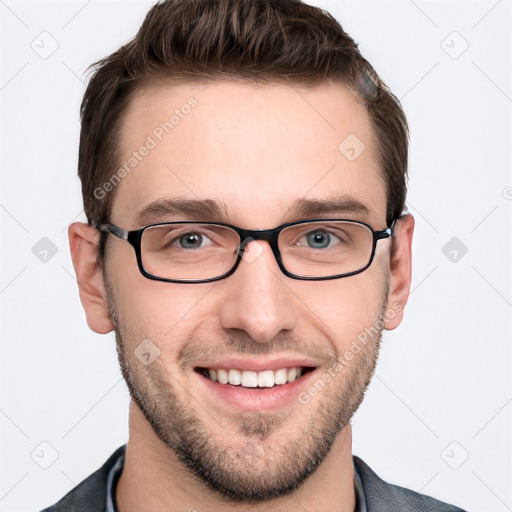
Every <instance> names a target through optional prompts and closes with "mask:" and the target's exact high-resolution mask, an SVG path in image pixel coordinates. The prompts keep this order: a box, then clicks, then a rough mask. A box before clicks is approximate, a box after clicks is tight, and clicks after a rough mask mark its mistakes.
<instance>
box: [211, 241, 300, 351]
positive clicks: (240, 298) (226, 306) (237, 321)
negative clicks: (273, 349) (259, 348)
mask: <svg viewBox="0 0 512 512" xmlns="http://www.w3.org/2000/svg"><path fill="white" fill-rule="evenodd" d="M286 281H291V278H289V277H286V276H285V275H284V274H283V273H282V272H281V270H280V268H279V266H278V264H277V261H276V259H275V257H274V254H273V252H272V249H271V247H270V245H269V244H268V242H265V241H260V240H258V241H256V240H253V241H251V242H249V243H248V244H247V245H246V248H245V251H244V256H243V258H242V260H241V261H240V264H239V266H238V268H237V269H236V271H235V272H234V274H232V275H231V276H229V277H228V278H226V279H225V280H224V284H225V286H226V290H225V301H224V303H223V306H222V310H221V323H222V327H224V328H225V329H241V330H243V331H245V332H246V333H247V334H248V335H249V336H250V337H251V339H252V340H254V341H255V342H257V343H269V342H271V341H272V340H273V339H274V338H275V337H276V336H277V335H278V334H279V333H280V332H281V331H285V330H290V331H291V330H293V329H294V328H295V326H296V325H297V322H298V318H299V311H298V309H297V307H296V306H294V305H295V304H296V303H297V297H295V295H294V293H293V292H292V290H291V289H290V288H289V285H288V283H286Z"/></svg>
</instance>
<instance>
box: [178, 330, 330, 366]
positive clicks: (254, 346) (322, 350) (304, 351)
mask: <svg viewBox="0 0 512 512" xmlns="http://www.w3.org/2000/svg"><path fill="white" fill-rule="evenodd" d="M272 354H275V355H282V354H286V355H287V356H289V355H292V356H293V355H296V356H298V357H310V358H312V359H314V360H315V361H318V362H319V364H326V365H328V364H329V363H331V364H334V363H336V361H337V355H336V352H335V350H334V348H333V347H332V346H331V345H328V344H325V345H324V346H319V345H318V344H317V343H316V342H313V341H312V340H310V341H308V340H307V339H306V338H304V337H301V338H299V337H298V336H297V335H292V334H291V333H280V334H279V335H278V336H276V337H275V338H274V339H273V340H272V341H271V342H268V343H258V342H255V341H253V340H252V338H251V337H250V336H249V335H248V334H246V333H243V332H240V333H239V334H237V335H232V334H229V335H225V336H223V337H222V338H221V339H219V340H215V341H214V340H212V339H211V338H210V339H208V340H204V339H191V340H189V343H187V345H186V346H184V347H183V348H182V349H181V350H180V352H179V353H178V356H177V362H178V366H179V367H180V369H181V370H182V371H185V370H186V369H188V368H190V366H194V362H195V361H199V360H202V359H211V358H217V357H236V356H260V355H265V356H268V355H272Z"/></svg>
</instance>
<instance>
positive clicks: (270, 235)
mask: <svg viewBox="0 0 512 512" xmlns="http://www.w3.org/2000/svg"><path fill="white" fill-rule="evenodd" d="M275 232H276V230H275V229H242V230H240V233H239V234H240V238H241V240H242V242H241V244H240V246H241V247H242V248H243V247H245V246H246V245H247V244H248V243H249V242H252V241H253V240H264V241H265V242H268V243H269V244H270V246H271V247H272V241H273V239H274V236H275Z"/></svg>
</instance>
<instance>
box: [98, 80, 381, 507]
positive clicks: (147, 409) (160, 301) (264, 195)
mask: <svg viewBox="0 0 512 512" xmlns="http://www.w3.org/2000/svg"><path fill="white" fill-rule="evenodd" d="M191 96H193V97H194V98H195V99H196V100H197V105H196V106H195V107H193V108H191V109H184V110H182V111H181V112H182V115H181V116H178V117H179V122H178V123H176V125H175V126H174V128H173V129H172V131H171V130H169V133H165V131H164V132H163V133H161V132H160V131H158V130H157V132H156V133H158V134H160V138H161V139H162V140H160V141H159V140H158V137H157V136H155V129H156V128H157V127H159V126H160V123H162V122H165V121H166V120H168V119H169V118H170V116H171V115H172V114H173V112H174V111H175V109H180V107H181V106H182V105H185V104H187V100H188V99H189V98H190V97H191ZM189 110H190V112H189V113H188V114H186V115H184V114H183V112H184V111H187V112H188V111H189ZM351 134H353V135H351ZM148 136H151V137H152V139H153V140H154V141H155V142H156V146H155V147H153V148H151V150H150V151H149V152H148V154H147V155H146V156H145V157H143V158H141V159H140V161H138V163H137V165H136V167H134V168H133V170H131V171H130V173H129V174H128V175H127V176H126V177H125V178H124V179H123V180H122V181H121V183H120V184H119V185H118V189H117V191H116V197H115V201H114V205H113V212H112V218H111V221H112V223H114V224H116V225H118V226H120V227H122V228H124V229H128V230H133V229H138V228H141V227H142V226H143V225H145V224H148V223H151V220H147V221H146V222H144V223H142V222H141V221H140V220H138V219H137V213H138V212H139V211H141V210H142V209H143V208H144V207H145V206H147V205H148V204H149V203H151V202H153V201H155V200H159V199H164V198H175V197H177V196H179V197H180V198H181V199H184V198H185V199H199V200H204V199H210V200H214V201H217V202H218V203H220V204H221V205H222V207H223V208H225V210H224V215H225V217H224V219H223V220H224V221H225V222H228V223H230V224H234V225H237V226H239V227H241V228H248V229H268V228H273V227H276V226H278V225H279V224H283V223H285V222H291V221H296V220H303V219H306V218H318V217H325V218H328V217H336V218H349V219H356V220H361V221H365V222H367V223H368V224H370V225H371V226H372V227H373V228H374V229H375V230H381V229H385V228H386V227H387V226H386V225H385V218H386V215H385V213H386V195H385V184H384V181H383V178H382V177H381V175H380V174H379V169H378V166H377V154H376V141H375V138H374V135H373V133H372V131H371V126H370V123H369V119H368V117H367V114H366V112H365V110H364V108H363V107H362V106H361V105H360V104H358V103H357V101H356V100H355V99H354V98H353V97H352V96H351V95H350V93H349V92H348V91H347V90H346V89H344V88H343V87H342V86H341V85H328V84H327V83H324V84H322V85H321V86H319V87H316V88H315V89H312V90H309V91H306V90H300V91H298V90H294V89H293V88H291V87H285V86H280V87H278V86H267V87H264V88H257V87H255V86H251V85H242V84H240V83H229V82H214V83H212V84H210V85H209V86H208V87H206V88H205V85H204V84H195V85H183V84H182V85H179V86H162V85H159V86H153V87H149V88H147V89H146V90H144V91H141V92H140V93H139V94H137V95H136V96H135V98H134V100H133V101H132V103H131V105H130V108H129V110H128V112H127V114H126V116H125V119H124V126H123V129H122V132H121V134H120V137H121V142H120V149H121V162H122V163H124V162H126V161H128V160H129V158H130V157H131V156H132V154H133V152H134V151H137V150H139V148H140V147H141V146H142V145H144V144H145V143H146V142H147V140H148V139H147V137H148ZM348 136H351V137H352V139H348V141H351V140H352V144H354V141H357V140H359V141H361V142H362V143H363V144H364V147H365V149H364V151H363V152H362V153H361V154H360V155H359V156H357V153H358V152H359V151H360V150H361V148H363V146H362V145H361V144H360V143H359V142H358V143H357V144H359V145H357V146H355V152H356V156H357V158H355V159H354V158H353V156H354V155H353V153H352V152H351V151H350V150H348V151H347V150H346V148H345V149H343V148H344V146H343V145H342V150H341V151H340V149H339V148H338V147H339V145H340V143H341V142H342V141H344V140H345V139H346V137H348ZM354 136H356V137H357V139H355V138H354ZM150 145H152V144H150ZM347 155H348V156H349V157H350V158H347ZM139 156H140V155H139ZM334 197H343V198H344V199H350V200H352V201H357V202H358V203H361V204H362V205H363V206H364V207H366V209H367V210H368V213H363V212H357V211H354V210H349V211H343V210H340V211H333V212H325V213H321V212H316V213H315V212H311V213H310V215H306V216H304V215H302V214H297V213H296V212H292V211H291V205H292V203H293V202H294V201H296V200H300V199H309V200H323V199H326V198H329V199H332V198H334ZM178 220H203V221H211V220H217V221H218V220H220V219H212V218H197V217H195V216H187V215H185V214H182V213H180V214H167V215H165V214H161V215H159V216H156V217H154V219H153V222H155V223H156V222H165V221H178ZM108 244H109V246H108V259H107V265H106V286H107V291H108V302H109V311H110V314H111V317H112V320H113V321H114V325H115V329H116V335H117V343H118V351H119V357H120V362H121V367H122V371H123V375H124V377H125V379H126V381H127V383H128V386H129V389H130V393H131V395H132V398H133V400H134V402H135V403H136V407H135V409H136V408H137V407H138V408H139V409H140V410H141V411H142V413H143V415H142V414H140V413H138V414H135V417H136V418H138V420H137V421H138V422H139V425H138V428H140V432H143V433H144V434H143V435H145V436H146V437H147V438H148V439H150V438H151V439H153V445H152V446H154V448H155V452H154V454H157V456H158V457H160V458H168V459H169V460H175V461H176V460H181V461H183V462H184V463H185V464H186V465H187V466H188V467H189V468H191V469H192V470H193V472H194V473H195V474H196V475H198V476H199V477H200V478H202V479H203V480H204V481H206V482H207V483H208V484H209V485H210V487H212V488H215V489H217V490H220V491H221V493H223V494H224V495H225V496H226V497H230V498H231V499H233V500H237V501H244V500H245V501H251V500H253V501H262V500H265V499H269V498H271V497H276V496H279V495H283V494H285V493H286V492H289V491H290V490H291V489H293V488H295V487H296V486H298V485H299V483H300V482H302V481H303V480H304V479H305V478H306V477H307V476H308V475H309V474H311V473H312V472H313V471H314V470H315V469H316V467H318V465H319V464H320V463H321V462H322V461H323V460H324V458H325V457H326V456H327V454H328V452H329V450H330V449H331V446H332V444H333V442H334V441H335V439H336V436H337V435H338V434H339V432H340V430H341V431H342V432H341V434H340V436H343V430H342V429H343V427H344V426H345V425H346V424H347V423H348V421H349V419H350V418H351V416H352V414H353V413H354V412H355V410H356V409H357V407H358V406H359V403H360V401H361V400H362V397H363V394H364V391H365V389H366V387H367V385H368V382H369V380H370V377H371V374H372V372H373V369H374V366H375V362H376V359H377V354H378V347H379V342H380V329H378V331H379V332H378V333H377V334H375V335H374V336H373V337H372V338H370V339H369V340H368V341H367V343H366V344H361V343H360V342H359V343H358V346H359V348H360V350H359V351H355V350H353V352H354V357H353V359H352V360H351V361H347V360H346V359H345V358H344V354H345V353H346V352H347V351H351V350H352V349H353V347H354V344H355V343H357V340H358V336H360V335H361V333H363V332H365V329H371V328H374V326H375V324H376V323H377V325H379V322H378V321H379V319H380V318H381V317H382V315H383V313H384V310H385V308H386V306H388V307H390V304H387V302H386V300H387V295H386V294H387V286H388V271H389V250H390V241H389V240H383V241H380V242H379V243H378V244H377V251H376V256H375V259H374V261H373V263H372V265H371V266H370V267H369V268H368V269H367V270H366V271H365V272H363V273H360V274H358V275H354V276H351V277H347V278H343V279H333V280H327V281H301V280H295V279H292V278H289V277H286V276H285V275H284V274H282V272H281V271H280V269H279V267H278V265H277V262H276V260H275V258H274V256H273V254H272V251H271V248H270V246H269V245H268V243H266V242H262V241H253V242H251V243H250V244H249V245H248V248H247V253H246V255H247V258H245V259H243V260H242V261H241V263H240V266H239V267H238V269H237V270H236V272H235V273H234V274H233V275H231V276H230V277H228V278H226V279H223V280H220V281H216V282H211V283H202V284H178V283H165V282H159V281H153V280H149V279H147V278H145V277H143V276H142V275H141V273H140V272H139V269H138V268H137V263H136V259H135V253H134V251H133V248H132V247H130V245H129V244H128V243H126V242H125V241H122V240H119V239H116V238H114V237H110V239H109V241H108ZM367 332H368V331H367ZM373 332H375V329H373ZM359 339H361V338H359ZM144 340H146V341H144ZM147 340H151V344H149V345H148V341H147ZM143 341H144V345H142V347H146V348H147V347H150V348H149V352H150V354H151V355H150V357H151V359H153V357H154V356H156V355H157V354H158V355H157V357H156V358H155V359H154V361H153V362H152V363H151V364H143V363H142V362H141V361H140V360H139V358H138V357H137V356H136V354H139V352H140V349H139V350H137V347H139V346H141V343H143ZM151 347H153V348H151ZM154 347H157V349H155V348H154ZM134 351H135V352H134ZM340 361H343V364H342V365H341V367H340V365H338V366H335V365H336V362H340ZM295 367H300V368H304V369H302V372H303V375H302V376H301V377H299V378H298V379H297V380H295V381H294V382H289V383H286V384H282V385H276V386H274V387H272V388H265V389H261V388H249V387H244V386H242V385H238V386H236V385H232V384H229V383H228V384H221V383H219V382H214V381H212V380H210V379H209V378H208V377H207V376H206V374H207V373H208V372H207V371H206V372H205V371H204V370H205V369H206V370H207V369H215V370H218V369H226V370H230V369H233V370H240V371H243V370H247V371H249V370H250V371H254V370H258V369H259V370H269V369H270V370H279V369H286V370H287V373H288V371H289V370H290V369H291V368H295ZM306 368H307V369H306ZM333 368H336V369H335V370H334V371H333ZM291 372H292V373H293V370H292V371H291ZM281 374H282V372H281ZM325 374H329V375H330V379H327V378H325V377H324V376H325ZM323 377H324V380H323V384H324V385H321V384H318V383H319V382H320V381H322V378H323ZM290 380H291V379H290ZM326 380H329V382H327V383H326ZM315 385H316V389H317V392H316V393H315V392H313V393H311V392H310V391H309V390H310V389H311V388H312V387H315ZM305 396H307V397H309V398H308V399H305V398H304V397H305ZM300 397H302V398H300ZM345 430H346V429H345ZM155 434H156V436H155ZM158 440H159V441H158ZM160 442H161V443H163V445H164V446H166V447H168V448H169V450H168V451H162V449H161V446H162V445H161V444H160ZM159 447H160V449H159Z"/></svg>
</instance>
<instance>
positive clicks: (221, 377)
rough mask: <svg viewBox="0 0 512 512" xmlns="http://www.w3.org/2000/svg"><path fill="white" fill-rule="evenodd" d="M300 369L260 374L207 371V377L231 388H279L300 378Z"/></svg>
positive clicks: (237, 371) (239, 371)
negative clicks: (229, 385)
mask: <svg viewBox="0 0 512 512" xmlns="http://www.w3.org/2000/svg"><path fill="white" fill-rule="evenodd" d="M301 373H302V368H299V367H297V368H281V369H280V370H275V371H274V370H264V371H262V372H253V371H246V370H234V369H231V370H224V369H222V368H218V369H217V370H213V369H209V370H208V375H209V377H210V379H211V380H213V381H214V382H219V383H220V384H232V385H233V386H239V385H242V386H243V387H246V388H256V387H260V388H271V387H273V386H274V385H276V386H279V385H281V384H286V383H287V382H293V381H294V380H295V379H297V378H298V377H300V375H301Z"/></svg>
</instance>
